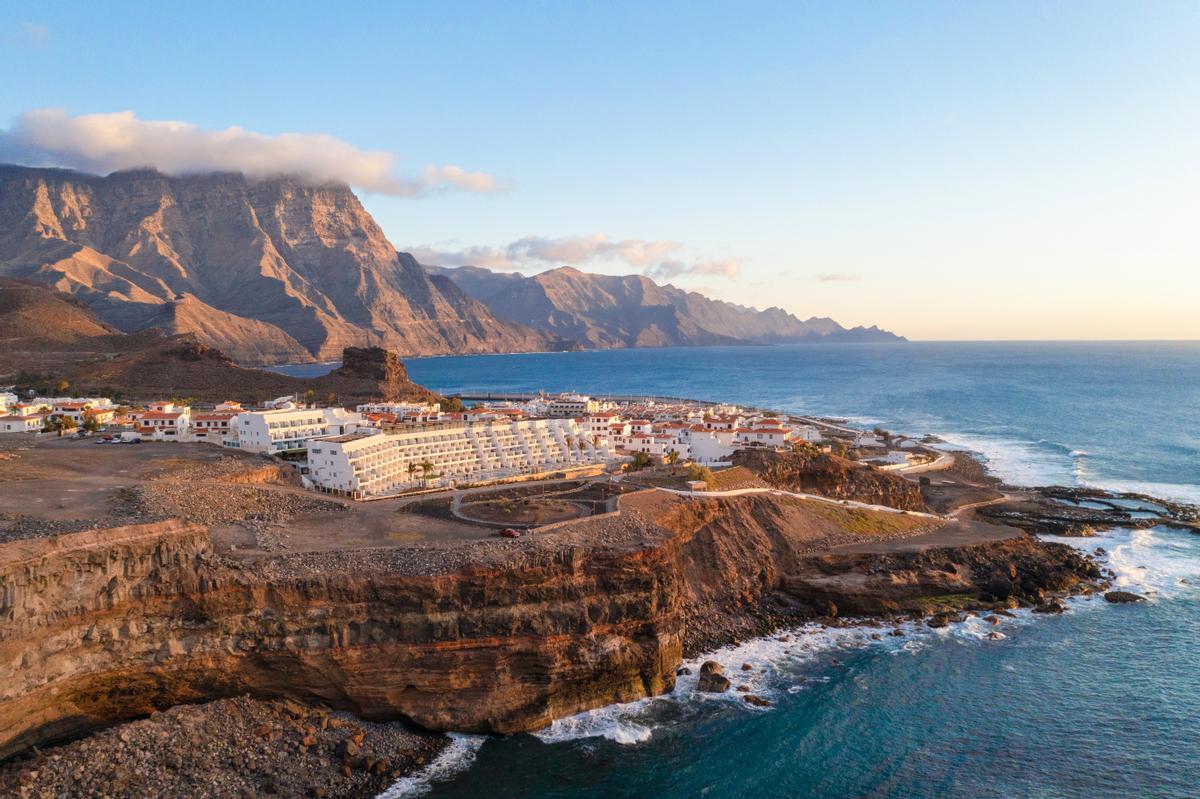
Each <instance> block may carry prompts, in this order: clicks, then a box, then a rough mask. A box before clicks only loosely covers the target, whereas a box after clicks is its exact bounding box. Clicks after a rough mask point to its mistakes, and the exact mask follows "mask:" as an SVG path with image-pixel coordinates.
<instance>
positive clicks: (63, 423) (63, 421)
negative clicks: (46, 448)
mask: <svg viewBox="0 0 1200 799" xmlns="http://www.w3.org/2000/svg"><path fill="white" fill-rule="evenodd" d="M74 429H75V420H74V419H72V418H71V417H70V416H61V415H57V416H48V417H46V427H45V430H46V431H47V432H51V431H54V432H57V433H58V437H59V438H62V434H63V433H65V432H66V431H68V430H74Z"/></svg>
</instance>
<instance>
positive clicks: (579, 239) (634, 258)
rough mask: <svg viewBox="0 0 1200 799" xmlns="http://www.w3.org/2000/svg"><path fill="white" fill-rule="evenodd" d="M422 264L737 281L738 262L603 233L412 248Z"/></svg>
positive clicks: (666, 242)
mask: <svg viewBox="0 0 1200 799" xmlns="http://www.w3.org/2000/svg"><path fill="white" fill-rule="evenodd" d="M412 254H413V256H414V257H415V258H416V259H417V260H418V261H421V262H422V263H428V264H439V265H445V266H462V265H466V264H469V265H472V266H482V267H486V268H488V269H495V270H515V271H519V272H520V271H541V270H543V269H546V268H548V267H551V266H560V265H562V264H571V265H574V266H583V265H589V264H596V263H602V264H613V265H617V266H623V267H632V268H634V269H637V270H638V271H641V272H643V273H644V274H646V275H648V276H650V277H653V278H656V279H664V280H671V279H675V278H679V277H690V276H695V275H710V276H712V275H716V276H720V277H725V278H734V277H737V275H738V273H739V272H740V271H741V268H742V259H740V258H733V257H730V258H720V259H706V258H697V257H691V256H689V255H688V254H687V251H686V248H685V247H684V245H683V244H682V243H680V242H678V241H670V240H665V239H664V240H646V239H611V238H609V237H608V236H606V235H604V234H603V233H595V234H593V235H590V236H564V237H559V238H549V237H545V236H525V237H524V238H520V239H517V240H516V241H514V242H511V243H509V244H505V245H503V246H499V247H487V246H473V247H467V248H464V249H458V250H450V249H443V248H441V247H434V246H420V247H414V248H412Z"/></svg>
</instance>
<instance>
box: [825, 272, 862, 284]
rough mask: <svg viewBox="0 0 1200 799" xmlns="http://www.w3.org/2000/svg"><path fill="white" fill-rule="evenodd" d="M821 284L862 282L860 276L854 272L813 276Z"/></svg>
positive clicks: (826, 273)
mask: <svg viewBox="0 0 1200 799" xmlns="http://www.w3.org/2000/svg"><path fill="white" fill-rule="evenodd" d="M813 277H815V278H816V279H817V280H819V281H821V282H822V283H849V282H851V281H855V280H862V275H860V274H857V273H855V272H821V273H819V274H816V275H813Z"/></svg>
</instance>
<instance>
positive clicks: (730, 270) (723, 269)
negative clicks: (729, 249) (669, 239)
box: [646, 258, 742, 280]
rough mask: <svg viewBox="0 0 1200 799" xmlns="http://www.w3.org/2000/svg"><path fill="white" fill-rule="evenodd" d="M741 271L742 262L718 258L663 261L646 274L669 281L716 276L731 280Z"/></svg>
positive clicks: (734, 259) (735, 259)
mask: <svg viewBox="0 0 1200 799" xmlns="http://www.w3.org/2000/svg"><path fill="white" fill-rule="evenodd" d="M741 271H742V262H741V260H739V259H737V258H718V259H712V260H701V261H692V262H690V263H689V262H686V261H663V262H662V263H660V264H656V265H655V266H654V267H652V268H651V269H650V270H649V271H647V273H646V274H648V275H649V276H650V277H653V278H661V279H663V280H671V279H673V278H676V277H679V276H681V275H716V276H717V277H727V278H730V279H731V280H732V279H733V278H735V277H737V276H738V273H740V272H741Z"/></svg>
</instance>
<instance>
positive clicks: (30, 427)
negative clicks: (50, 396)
mask: <svg viewBox="0 0 1200 799" xmlns="http://www.w3.org/2000/svg"><path fill="white" fill-rule="evenodd" d="M45 424H46V416H45V415H44V414H30V415H28V416H25V415H7V416H0V433H36V432H37V431H39V430H41V429H42V427H43V426H44V425H45Z"/></svg>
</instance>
